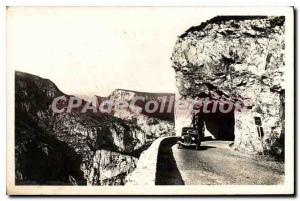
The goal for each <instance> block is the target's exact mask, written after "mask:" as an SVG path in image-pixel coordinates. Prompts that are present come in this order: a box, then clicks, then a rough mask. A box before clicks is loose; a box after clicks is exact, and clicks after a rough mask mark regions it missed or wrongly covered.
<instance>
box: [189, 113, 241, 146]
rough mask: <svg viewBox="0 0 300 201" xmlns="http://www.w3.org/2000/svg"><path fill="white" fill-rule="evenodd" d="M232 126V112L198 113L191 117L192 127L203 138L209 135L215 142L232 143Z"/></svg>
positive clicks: (233, 121)
mask: <svg viewBox="0 0 300 201" xmlns="http://www.w3.org/2000/svg"><path fill="white" fill-rule="evenodd" d="M234 125H235V119H234V111H232V112H229V113H221V112H219V111H218V112H216V113H203V112H198V113H197V114H195V115H194V116H193V126H194V127H196V128H198V130H199V132H200V133H203V135H202V136H203V137H204V138H207V137H209V136H207V134H210V135H212V136H213V137H214V138H215V139H216V140H229V141H234V138H235V135H234ZM205 134H206V136H205Z"/></svg>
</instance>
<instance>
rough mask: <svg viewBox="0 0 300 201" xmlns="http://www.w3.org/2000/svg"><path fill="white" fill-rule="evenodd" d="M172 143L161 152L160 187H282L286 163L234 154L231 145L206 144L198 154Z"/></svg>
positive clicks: (158, 176)
mask: <svg viewBox="0 0 300 201" xmlns="http://www.w3.org/2000/svg"><path fill="white" fill-rule="evenodd" d="M174 143H175V142H174V140H173V142H168V143H164V144H162V145H161V148H160V150H159V157H158V164H157V173H156V184H157V185H238V184H239V185H252V184H257V185H259V184H265V185H274V184H281V183H283V179H284V163H281V162H276V161H272V160H267V159H266V158H264V157H263V156H254V155H248V154H245V153H241V152H238V151H235V150H233V149H232V148H231V147H230V146H229V144H230V143H232V142H229V141H205V142H202V144H201V149H200V150H199V151H196V150H193V149H188V148H183V149H178V148H177V146H176V145H175V144H174Z"/></svg>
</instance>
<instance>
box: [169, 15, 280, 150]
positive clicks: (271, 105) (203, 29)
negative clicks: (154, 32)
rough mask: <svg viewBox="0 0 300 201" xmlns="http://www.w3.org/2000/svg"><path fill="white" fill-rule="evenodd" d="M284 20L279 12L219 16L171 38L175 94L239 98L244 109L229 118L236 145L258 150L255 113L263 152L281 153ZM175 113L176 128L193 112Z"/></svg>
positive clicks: (188, 97)
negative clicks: (260, 130) (173, 38)
mask: <svg viewBox="0 0 300 201" xmlns="http://www.w3.org/2000/svg"><path fill="white" fill-rule="evenodd" d="M284 22H285V18H284V17H267V16H218V17H215V18H213V19H211V20H209V21H207V22H204V23H202V24H201V25H199V26H196V27H192V28H190V29H189V30H187V31H186V32H185V33H184V34H182V35H181V36H180V37H179V38H178V40H177V42H176V44H175V47H174V51H173V54H172V61H173V68H174V70H175V72H176V82H177V88H178V91H177V93H176V100H177V101H178V100H194V99H196V98H199V97H209V98H210V100H221V99H227V100H229V101H232V102H236V101H241V102H242V103H243V105H244V110H243V111H235V112H234V124H233V126H234V134H235V142H234V144H235V147H236V148H237V149H239V150H244V151H249V152H261V151H262V150H261V146H260V140H259V137H258V131H257V127H256V125H255V121H254V117H260V118H261V121H262V129H263V133H264V137H263V148H264V152H266V153H274V154H276V155H281V156H283V149H282V146H283V139H284V86H283V81H284V76H283V73H284V65H285V61H284V56H285V55H284V51H285V41H284V32H285V26H284ZM175 113H176V111H175ZM175 115H176V116H175V122H176V132H177V134H178V133H179V132H180V129H181V127H182V126H184V125H186V124H190V122H191V120H192V114H191V113H190V112H188V111H186V112H184V113H181V114H178V113H176V114H175ZM206 130H208V129H206ZM207 132H209V131H207ZM213 135H214V134H213Z"/></svg>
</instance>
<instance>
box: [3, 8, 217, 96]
mask: <svg viewBox="0 0 300 201" xmlns="http://www.w3.org/2000/svg"><path fill="white" fill-rule="evenodd" d="M202 11H203V12H202ZM204 11H205V8H199V7H198V8H197V7H194V8H192V7H186V8H176V7H173V8H168V7H160V8H158V7H9V8H8V12H7V63H8V67H9V68H13V69H15V70H18V71H23V72H27V73H31V74H34V75H38V76H41V77H43V78H48V79H50V80H51V81H53V82H54V83H55V84H56V85H57V86H58V88H59V89H60V90H61V91H63V92H64V93H66V94H73V95H84V96H93V95H100V96H107V95H109V94H110V93H111V92H112V91H113V90H114V89H117V88H122V89H129V90H136V91H145V92H171V93H174V92H175V90H176V85H175V72H174V70H173V68H172V62H171V59H170V57H171V54H172V51H173V47H174V45H175V42H176V40H177V38H178V36H179V35H181V34H182V33H183V32H184V31H185V30H187V29H188V28H190V27H191V26H196V25H199V24H200V23H201V22H203V21H206V20H208V19H209V18H211V17H213V16H212V15H211V14H210V12H204Z"/></svg>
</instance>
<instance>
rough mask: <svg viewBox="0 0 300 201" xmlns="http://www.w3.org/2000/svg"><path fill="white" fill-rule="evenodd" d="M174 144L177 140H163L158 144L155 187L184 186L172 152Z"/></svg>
mask: <svg viewBox="0 0 300 201" xmlns="http://www.w3.org/2000/svg"><path fill="white" fill-rule="evenodd" d="M176 142H177V139H165V140H163V141H162V142H161V144H160V147H159V150H158V159H157V166H156V179H155V185H184V181H183V180H182V177H181V174H180V172H179V170H178V168H177V165H176V161H175V159H174V156H173V151H172V146H173V145H174V144H175V143H176Z"/></svg>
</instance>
